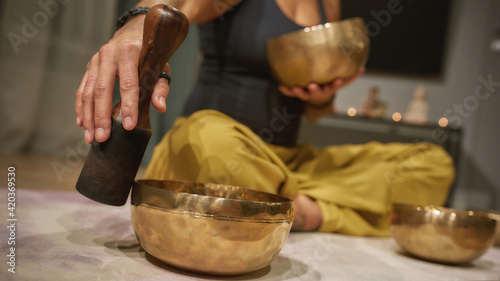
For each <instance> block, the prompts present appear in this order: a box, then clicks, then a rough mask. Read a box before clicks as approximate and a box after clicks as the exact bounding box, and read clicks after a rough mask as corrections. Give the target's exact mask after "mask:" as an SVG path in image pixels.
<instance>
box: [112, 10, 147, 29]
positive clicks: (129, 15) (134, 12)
mask: <svg viewBox="0 0 500 281" xmlns="http://www.w3.org/2000/svg"><path fill="white" fill-rule="evenodd" d="M148 11H149V7H137V8H132V9H130V10H128V11H126V12H125V13H123V15H121V16H120V17H119V18H118V22H117V24H116V27H117V28H116V29H117V30H118V29H120V28H122V27H123V26H124V25H125V24H126V23H127V21H128V20H130V19H131V18H133V17H135V16H137V15H144V14H147V13H148Z"/></svg>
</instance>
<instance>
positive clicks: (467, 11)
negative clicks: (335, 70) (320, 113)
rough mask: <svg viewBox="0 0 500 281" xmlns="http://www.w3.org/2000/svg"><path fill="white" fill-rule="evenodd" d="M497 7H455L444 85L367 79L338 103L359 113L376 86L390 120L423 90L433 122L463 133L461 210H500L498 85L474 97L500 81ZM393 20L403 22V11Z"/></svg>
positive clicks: (467, 3) (462, 0)
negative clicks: (495, 39) (417, 90)
mask: <svg viewBox="0 0 500 281" xmlns="http://www.w3.org/2000/svg"><path fill="white" fill-rule="evenodd" d="M498 6H499V5H498V1H495V0H489V1H474V0H457V1H455V2H454V5H453V10H452V12H451V19H450V25H449V27H450V33H449V38H448V39H447V40H448V44H447V52H446V53H447V58H446V62H445V65H446V67H445V75H444V77H443V79H442V80H441V81H428V80H419V79H412V78H403V77H393V76H377V75H370V74H365V75H364V76H363V77H362V78H360V79H359V80H358V81H357V82H355V83H354V84H352V85H351V86H350V87H348V88H346V89H344V90H342V91H341V92H339V95H338V97H337V106H338V108H339V110H340V111H341V112H345V111H346V110H347V108H349V107H356V108H358V107H359V105H360V104H361V102H362V100H363V98H364V97H365V95H366V93H367V91H368V88H369V87H370V86H372V85H378V86H379V88H380V89H381V97H382V99H384V100H386V101H388V111H387V113H388V115H389V116H390V114H392V113H393V112H396V111H398V112H404V111H405V108H406V105H407V103H408V102H409V101H410V100H411V99H412V96H413V91H414V89H415V88H416V87H417V86H419V85H424V86H425V87H426V88H427V99H428V102H429V105H430V113H429V117H430V120H431V121H432V122H437V120H438V119H439V118H441V117H442V116H446V117H448V118H449V120H450V125H461V128H462V129H463V140H462V153H461V155H462V156H461V161H460V164H459V167H458V179H457V193H456V195H455V196H454V198H453V201H452V204H453V205H454V206H456V207H461V208H481V209H490V208H496V209H500V176H499V173H498V170H499V167H500V165H499V164H498V159H500V157H499V156H500V155H499V153H498V151H499V148H498V147H497V146H496V145H497V144H498V143H500V134H499V130H497V129H496V128H495V121H496V120H495V118H496V119H498V117H497V116H498V114H497V113H496V112H495V110H494V109H495V108H498V106H500V102H499V100H498V92H500V89H499V86H498V85H493V86H491V87H490V88H489V91H486V87H483V88H482V89H480V90H481V91H480V92H479V96H476V95H475V92H476V88H478V87H480V86H479V85H482V84H483V83H481V81H484V80H486V81H487V80H488V79H489V78H488V77H489V75H492V76H491V78H490V79H491V80H492V81H500V75H499V74H500V69H499V67H500V62H499V61H498V53H493V52H492V51H490V49H489V45H490V42H491V40H492V37H493V36H494V28H493V27H494V26H495V25H496V27H497V28H498V27H499V26H500V25H499V22H498V15H495V13H494V11H497V13H498V11H499V10H500V9H499V8H498ZM395 16H404V10H403V12H402V13H400V14H398V15H395ZM422 20H425V19H422ZM494 21H496V22H494ZM382 32H383V30H382ZM387 55H388V56H389V55H390V54H387ZM408 55H409V56H411V54H408ZM494 59H496V61H495V62H496V63H494V62H493V61H494ZM478 97H481V98H478ZM495 198H496V199H495Z"/></svg>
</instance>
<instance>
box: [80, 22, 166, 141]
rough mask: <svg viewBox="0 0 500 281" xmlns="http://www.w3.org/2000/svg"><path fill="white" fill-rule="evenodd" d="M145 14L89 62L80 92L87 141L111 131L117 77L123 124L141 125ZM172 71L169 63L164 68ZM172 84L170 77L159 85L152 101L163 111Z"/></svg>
mask: <svg viewBox="0 0 500 281" xmlns="http://www.w3.org/2000/svg"><path fill="white" fill-rule="evenodd" d="M144 18H145V16H144V15H139V16H136V17H134V18H133V19H131V20H130V21H129V22H127V24H125V25H124V26H123V27H122V28H121V29H120V30H118V31H117V32H116V33H115V35H114V36H113V38H112V39H111V40H110V41H109V42H108V43H107V44H105V45H103V46H102V47H101V48H100V50H99V52H98V53H96V54H95V55H94V56H93V57H92V59H91V61H90V62H89V64H88V65H87V71H86V72H85V75H84V76H83V79H82V81H81V83H80V86H79V87H78V90H77V91H76V104H75V112H76V124H77V125H78V126H80V127H82V126H83V128H84V130H85V142H87V143H92V142H93V140H94V139H96V140H97V141H99V142H104V141H106V140H107V139H108V138H109V134H110V131H111V110H112V106H113V90H114V87H115V81H116V78H119V81H120V82H119V83H120V96H121V115H122V123H123V127H124V128H125V129H126V130H132V129H133V128H135V126H136V124H137V117H138V105H139V73H138V67H139V56H140V52H141V48H142V36H143V35H142V33H143V26H144ZM163 71H165V72H166V73H168V74H169V73H170V67H169V66H168V64H167V65H166V66H165V69H163ZM168 92H169V87H168V83H167V81H166V79H159V80H158V83H157V84H156V85H155V88H154V91H153V95H152V97H151V102H152V104H153V106H154V107H155V108H156V109H157V110H158V111H160V112H164V111H165V110H166V104H165V99H166V98H167V95H168Z"/></svg>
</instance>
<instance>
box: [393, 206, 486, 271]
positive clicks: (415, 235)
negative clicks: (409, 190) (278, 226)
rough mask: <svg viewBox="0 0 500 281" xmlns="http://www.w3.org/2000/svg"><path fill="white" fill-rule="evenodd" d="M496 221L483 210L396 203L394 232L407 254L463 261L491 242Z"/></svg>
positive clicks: (476, 256)
mask: <svg viewBox="0 0 500 281" xmlns="http://www.w3.org/2000/svg"><path fill="white" fill-rule="evenodd" d="M495 227H496V221H495V220H494V219H492V218H490V217H489V215H488V213H486V212H481V211H460V210H455V209H451V208H445V207H433V206H414V205H406V204H394V205H393V211H392V223H391V234H392V237H393V238H394V240H395V241H396V242H397V244H398V245H399V246H400V247H401V248H402V249H403V250H404V251H405V252H407V253H408V254H410V255H412V256H415V257H417V258H420V259H424V260H428V261H432V262H437V263H444V264H464V263H468V262H471V261H473V260H474V259H476V258H478V257H480V256H481V255H483V254H484V253H485V252H486V251H487V250H488V249H489V248H490V247H491V245H492V243H493V240H494V237H495Z"/></svg>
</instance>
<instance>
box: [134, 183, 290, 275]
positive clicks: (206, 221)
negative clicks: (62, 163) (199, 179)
mask: <svg viewBox="0 0 500 281" xmlns="http://www.w3.org/2000/svg"><path fill="white" fill-rule="evenodd" d="M131 214H132V225H133V228H134V231H135V233H136V235H137V238H138V240H139V242H140V244H141V246H142V247H143V248H144V250H146V252H148V253H149V254H151V255H152V256H154V257H156V258H157V259H159V260H161V261H163V262H165V263H167V264H169V265H172V266H175V267H178V268H181V269H185V270H189V271H195V272H201V273H208V274H216V275H235V274H243V273H247V272H251V271H255V270H258V269H261V268H264V267H266V266H267V265H269V264H270V263H271V262H272V261H273V259H274V258H275V257H276V256H277V255H278V253H279V252H280V251H281V248H282V247H283V245H284V243H285V241H286V239H287V237H288V235H289V233H290V228H291V226H292V222H293V202H292V200H290V199H288V198H284V197H281V196H278V195H273V194H268V193H263V192H258V191H253V190H248V189H244V188H240V187H235V186H226V185H220V184H203V183H196V182H189V181H167V180H139V181H137V182H135V183H134V186H133V189H132V204H131Z"/></svg>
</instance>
